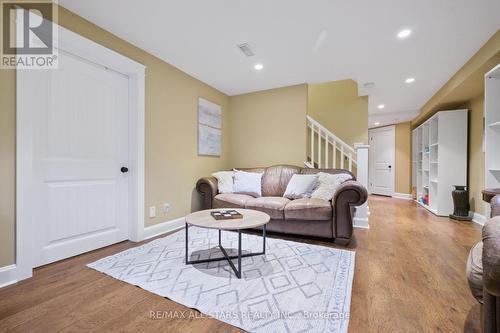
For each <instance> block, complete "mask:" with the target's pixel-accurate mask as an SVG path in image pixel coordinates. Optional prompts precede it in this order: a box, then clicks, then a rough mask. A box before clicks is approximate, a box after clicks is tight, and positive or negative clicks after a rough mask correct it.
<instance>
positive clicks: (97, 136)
mask: <svg viewBox="0 0 500 333" xmlns="http://www.w3.org/2000/svg"><path fill="white" fill-rule="evenodd" d="M32 72H33V73H32V74H31V75H32V76H31V79H30V80H27V81H28V83H27V84H28V85H29V88H28V89H29V90H28V91H31V93H32V96H33V98H35V99H36V102H37V110H36V111H37V112H36V113H34V114H36V119H34V123H33V124H34V125H33V169H34V185H35V189H34V191H33V194H32V195H33V199H32V200H33V206H34V214H33V223H34V230H33V232H34V233H35V235H34V243H35V244H34V246H35V248H34V253H35V258H34V266H35V267H36V266H40V265H44V264H47V263H50V262H53V261H56V260H60V259H63V258H67V257H71V256H74V255H77V254H80V253H83V252H86V251H90V250H93V249H96V248H99V247H103V246H107V245H110V244H113V243H116V242H119V241H122V240H125V239H127V238H128V214H127V213H128V179H127V178H128V174H127V173H126V170H125V169H123V170H121V168H122V167H127V166H128V161H129V158H128V144H129V133H128V115H129V106H128V101H129V98H128V94H129V90H128V89H129V88H128V83H129V82H128V81H129V80H128V77H127V76H125V75H122V74H120V73H117V72H114V71H112V70H108V69H106V68H105V67H102V66H99V65H96V64H94V63H92V62H88V61H86V60H84V59H82V58H80V57H76V56H73V55H71V54H68V53H65V52H63V51H60V52H59V68H58V69H54V70H36V71H35V70H33V71H32Z"/></svg>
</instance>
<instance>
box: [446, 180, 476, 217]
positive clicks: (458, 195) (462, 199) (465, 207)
mask: <svg viewBox="0 0 500 333" xmlns="http://www.w3.org/2000/svg"><path fill="white" fill-rule="evenodd" d="M451 195H452V197H453V206H454V210H453V214H451V215H450V217H451V218H452V219H455V220H460V221H470V220H471V219H472V218H471V217H470V216H469V191H467V190H466V189H465V186H462V185H455V189H454V190H453V192H452V194H451Z"/></svg>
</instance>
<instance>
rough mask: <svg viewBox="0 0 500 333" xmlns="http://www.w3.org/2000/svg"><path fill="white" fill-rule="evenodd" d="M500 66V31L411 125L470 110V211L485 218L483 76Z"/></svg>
mask: <svg viewBox="0 0 500 333" xmlns="http://www.w3.org/2000/svg"><path fill="white" fill-rule="evenodd" d="M498 63H500V30H498V31H497V32H496V33H495V34H494V35H493V36H492V37H491V38H490V39H489V40H488V41H487V42H486V44H485V45H483V46H482V47H481V48H480V49H479V50H478V51H477V52H476V54H474V56H472V57H471V58H470V59H469V60H468V61H467V63H465V65H464V66H462V68H460V69H459V70H458V71H457V72H456V73H455V74H454V75H453V76H452V77H451V78H450V79H449V80H448V82H446V83H445V84H444V85H443V86H442V87H441V88H440V89H439V91H438V92H436V94H434V96H432V98H430V99H429V101H427V103H426V104H425V105H424V106H423V107H422V109H421V110H420V114H419V116H418V117H417V118H415V119H414V120H413V121H412V126H413V127H417V126H418V125H420V124H421V123H422V122H424V121H425V120H427V119H428V118H430V117H431V116H432V115H434V114H435V113H436V112H438V111H441V110H454V109H468V110H469V126H468V127H469V137H468V140H469V146H468V160H467V164H468V183H469V201H470V206H471V210H472V211H475V212H476V213H479V214H481V215H484V214H485V212H486V204H485V203H484V202H483V201H482V194H481V190H483V189H484V153H483V146H482V145H483V133H484V130H483V115H484V102H483V101H484V74H485V73H486V72H488V71H489V70H490V69H492V68H493V67H494V66H496V65H497V64H498Z"/></svg>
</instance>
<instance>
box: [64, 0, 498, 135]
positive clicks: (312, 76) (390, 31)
mask: <svg viewBox="0 0 500 333" xmlns="http://www.w3.org/2000/svg"><path fill="white" fill-rule="evenodd" d="M59 2H60V4H61V5H62V6H64V7H66V8H68V9H69V10H71V11H73V12H75V13H77V14H79V15H81V16H83V17H84V18H86V19H88V20H89V21H92V22H94V23H96V24H97V25H99V26H101V27H103V28H104V29H106V30H108V31H110V32H112V33H114V34H115V35H117V36H119V37H121V38H123V39H125V40H127V41H129V42H131V43H132V44H134V45H136V46H138V47H140V48H142V49H144V50H146V51H148V52H150V53H152V54H154V55H155V56H157V57H159V58H161V59H163V60H165V61H166V62H168V63H170V64H172V65H174V66H175V67H177V68H179V69H181V70H183V71H185V72H186V73H188V74H190V75H192V76H194V77H196V78H198V79H199V80H201V81H203V82H205V83H207V84H209V85H211V86H213V87H215V88H217V89H219V90H221V91H222V92H224V93H226V94H228V95H237V94H242V93H247V92H252V91H258V90H263V89H270V88H276V87H283V86H289V85H293V84H299V83H317V82H326V81H334V80H341V79H347V78H352V79H354V80H356V81H357V82H358V85H359V87H360V91H359V94H360V95H366V94H368V95H369V96H370V98H369V113H370V126H373V123H374V122H375V121H379V122H381V124H382V125H383V124H385V123H394V122H401V121H406V120H411V119H412V118H413V117H414V116H415V114H416V112H417V110H418V109H419V108H420V107H422V105H423V104H424V103H425V102H426V101H427V100H428V99H429V98H430V97H431V96H432V95H433V94H434V93H435V92H436V91H437V90H438V89H439V88H440V87H441V86H442V85H443V84H444V83H445V82H446V81H447V80H448V79H449V78H450V77H451V76H452V75H453V74H454V73H455V72H456V71H457V70H458V69H459V68H460V67H461V66H462V65H463V64H464V63H465V62H466V61H467V60H468V59H469V58H470V57H471V56H472V55H473V54H474V53H475V52H476V51H477V50H478V49H479V48H480V47H481V46H482V45H483V44H484V43H485V42H486V41H487V40H488V39H489V38H490V37H491V36H492V35H493V34H494V33H495V32H496V31H497V30H498V29H499V28H500V20H499V19H498V18H499V14H500V0H474V1H472V0H397V1H394V0H377V1H373V0H358V1H346V0H308V1H305V0H272V1H270V0H252V1H248V0H247V1H243V0H210V1H207V0H182V1H181V0H179V1H173V0H142V1H138V0H85V1H82V0H60V1H59ZM403 28H409V29H411V30H412V31H413V33H412V35H411V36H410V37H409V38H407V39H405V40H399V39H398V38H397V37H396V34H397V32H398V31H399V30H401V29H403ZM241 43H249V44H250V45H251V47H252V49H253V51H254V52H255V53H256V55H255V56H253V57H249V58H247V57H245V56H244V55H243V54H242V53H241V51H240V50H239V49H238V48H237V47H236V45H237V44H241ZM257 62H261V63H262V64H263V65H264V69H263V70H262V71H260V72H256V71H255V70H254V69H253V65H254V64H255V63H257ZM410 76H411V77H415V79H416V81H415V82H414V83H413V84H411V85H408V84H406V83H405V82H404V80H405V78H407V77H410ZM366 82H375V86H374V87H373V88H371V89H365V88H364V87H363V84H364V83H366ZM378 104H385V108H384V109H383V110H379V109H377V105H378ZM377 119H378V120H377ZM395 119H398V120H395Z"/></svg>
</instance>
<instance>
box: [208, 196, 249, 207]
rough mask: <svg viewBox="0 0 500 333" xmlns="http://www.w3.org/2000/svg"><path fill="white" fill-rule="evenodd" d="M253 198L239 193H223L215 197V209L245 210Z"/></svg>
mask: <svg viewBox="0 0 500 333" xmlns="http://www.w3.org/2000/svg"><path fill="white" fill-rule="evenodd" d="M250 199H253V197H252V196H249V195H246V194H237V193H221V194H217V195H216V196H215V197H214V203H213V208H245V204H246V202H247V201H248V200H250Z"/></svg>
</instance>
